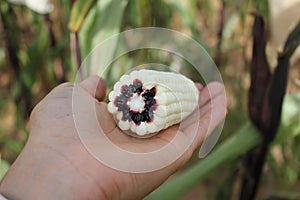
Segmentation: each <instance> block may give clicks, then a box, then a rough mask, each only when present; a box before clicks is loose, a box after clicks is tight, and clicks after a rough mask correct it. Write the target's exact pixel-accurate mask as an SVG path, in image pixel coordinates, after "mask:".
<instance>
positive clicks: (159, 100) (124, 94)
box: [108, 69, 199, 137]
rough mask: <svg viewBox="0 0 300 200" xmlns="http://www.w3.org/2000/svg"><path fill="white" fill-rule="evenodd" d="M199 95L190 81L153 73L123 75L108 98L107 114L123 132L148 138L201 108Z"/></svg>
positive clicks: (172, 75)
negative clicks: (198, 107) (112, 117)
mask: <svg viewBox="0 0 300 200" xmlns="http://www.w3.org/2000/svg"><path fill="white" fill-rule="evenodd" d="M198 98H199V91H198V89H197V87H196V86H195V84H194V82H193V81H191V80H190V79H188V78H187V77H185V76H183V75H181V74H177V73H173V72H162V71H154V70H145V69H143V70H137V71H132V72H131V73H130V74H128V75H127V74H126V75H123V76H122V77H121V78H120V80H119V81H118V82H117V83H116V84H115V85H114V88H113V91H111V92H110V94H109V101H110V102H109V104H108V111H109V112H110V113H112V114H113V115H114V117H115V119H116V120H117V124H118V126H119V128H120V129H121V130H124V131H129V132H130V135H133V136H137V137H149V136H152V135H154V134H155V133H157V132H159V131H160V130H163V129H166V128H168V127H170V126H172V125H174V124H177V123H179V122H181V121H182V120H183V119H185V118H186V117H187V116H188V115H190V114H191V113H192V112H193V111H194V110H195V109H196V107H197V105H198Z"/></svg>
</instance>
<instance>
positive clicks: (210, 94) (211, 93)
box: [199, 82, 225, 107]
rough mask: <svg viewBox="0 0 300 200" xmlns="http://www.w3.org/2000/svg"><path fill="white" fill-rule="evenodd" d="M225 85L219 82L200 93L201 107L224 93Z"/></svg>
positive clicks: (209, 85)
mask: <svg viewBox="0 0 300 200" xmlns="http://www.w3.org/2000/svg"><path fill="white" fill-rule="evenodd" d="M224 92H225V89H224V85H223V84H221V83H219V82H212V83H209V84H208V85H207V86H206V87H205V88H203V89H202V90H201V92H200V97H199V106H200V107H202V106H203V105H205V104H206V103H207V102H209V101H210V99H212V98H214V97H215V96H217V95H219V94H220V93H224Z"/></svg>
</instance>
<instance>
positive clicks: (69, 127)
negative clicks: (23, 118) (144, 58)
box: [0, 76, 228, 199]
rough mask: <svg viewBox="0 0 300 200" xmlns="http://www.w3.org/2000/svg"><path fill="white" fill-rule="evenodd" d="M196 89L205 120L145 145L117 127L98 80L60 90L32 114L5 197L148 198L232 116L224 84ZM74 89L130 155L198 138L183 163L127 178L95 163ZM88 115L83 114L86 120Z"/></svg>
mask: <svg viewBox="0 0 300 200" xmlns="http://www.w3.org/2000/svg"><path fill="white" fill-rule="evenodd" d="M196 86H197V87H198V89H199V91H200V92H201V95H200V98H199V107H200V112H201V115H200V116H201V117H200V118H199V119H197V120H190V121H189V120H188V119H187V120H186V123H185V124H186V126H184V127H182V128H181V129H180V131H178V128H179V127H178V125H175V126H172V127H169V128H168V129H166V130H164V131H162V132H160V133H159V134H158V135H156V136H154V137H152V138H149V139H146V140H145V139H144V140H143V139H136V138H132V137H130V136H128V135H126V134H124V133H123V132H122V131H121V130H120V129H118V128H117V126H116V123H115V121H114V119H113V117H112V116H111V114H109V113H108V111H107V108H106V106H107V105H106V103H104V102H101V100H102V99H103V98H104V96H105V83H104V81H103V80H102V79H100V78H99V77H97V76H91V77H89V78H88V79H86V80H84V81H83V82H81V83H79V84H76V85H74V84H72V83H65V84H62V85H60V86H58V87H56V88H55V89H54V90H52V91H51V92H50V93H49V94H48V95H47V96H46V97H45V98H44V99H43V100H42V101H41V102H40V103H39V104H38V105H37V106H36V107H35V108H34V110H33V111H32V114H31V117H30V135H29V138H28V141H27V143H26V145H25V147H24V149H23V151H22V152H21V154H20V155H19V157H18V158H17V159H16V161H15V162H14V163H13V165H12V166H11V168H10V170H9V171H8V173H7V174H6V176H5V178H4V179H3V181H2V182H1V185H0V193H1V194H3V195H4V196H6V197H7V198H9V199H141V198H143V197H144V196H146V195H147V194H149V193H150V192H152V191H153V190H154V189H156V188H157V187H159V186H160V185H161V184H162V183H163V182H164V181H165V180H166V179H167V178H168V177H169V176H170V175H172V174H174V173H175V172H176V171H177V170H178V169H179V168H180V167H181V166H183V165H184V164H185V163H186V162H187V161H188V160H189V159H190V157H191V155H192V154H193V152H194V151H195V150H196V149H197V148H198V147H199V146H200V145H201V143H202V142H203V140H204V138H205V137H206V136H207V134H209V133H210V132H211V131H212V130H213V129H214V128H215V127H216V126H217V125H218V124H219V123H220V122H222V120H223V119H224V118H225V116H226V114H227V106H228V101H227V99H226V97H225V95H224V94H223V93H222V91H223V90H222V88H223V86H222V85H221V84H220V83H210V84H208V86H207V87H205V88H203V87H202V86H201V85H199V84H196ZM74 87H76V88H77V89H78V90H77V91H78V95H81V96H82V98H86V100H87V101H91V102H94V103H95V106H96V115H97V117H98V118H97V119H98V122H99V123H100V125H101V126H103V131H104V133H105V134H106V135H107V136H108V138H109V139H110V140H111V141H112V142H113V143H115V144H116V145H118V146H120V147H122V148H124V149H126V150H131V151H139V152H148V151H151V150H153V149H156V148H160V147H162V146H164V145H166V144H168V143H169V142H170V141H171V139H172V138H173V137H174V136H175V134H188V133H189V132H191V131H193V130H198V132H197V135H196V138H195V140H194V141H193V143H192V144H191V146H190V148H189V149H188V150H187V151H185V152H184V153H183V155H182V156H181V157H180V158H179V159H177V160H176V161H175V162H173V163H172V164H170V165H169V166H167V167H164V168H162V169H159V170H156V171H153V172H148V173H125V172H121V171H117V170H114V169H112V168H109V167H107V166H106V165H104V164H102V163H101V162H99V161H98V160H96V159H95V158H94V157H93V156H92V155H91V154H90V153H89V152H88V151H87V150H86V149H85V147H84V146H83V144H82V143H81V141H80V139H79V137H78V134H77V132H76V128H75V124H74V119H73V114H72V92H73V89H74ZM81 96H80V97H81ZM83 102H84V101H83ZM83 106H86V105H83ZM212 108H213V110H212ZM88 114H89V113H84V112H83V114H82V117H83V119H84V117H87V116H85V115H88ZM193 117H195V116H193V115H192V116H191V117H189V118H190V119H193ZM196 122H197V123H196ZM198 122H200V123H198ZM86 123H91V124H88V125H89V127H91V128H90V131H93V130H95V129H93V127H94V126H95V124H92V123H93V122H89V121H88V120H87V121H86ZM137 162H138V161H137Z"/></svg>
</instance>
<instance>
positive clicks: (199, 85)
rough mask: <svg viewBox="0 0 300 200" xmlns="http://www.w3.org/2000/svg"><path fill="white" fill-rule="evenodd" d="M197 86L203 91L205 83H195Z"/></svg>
mask: <svg viewBox="0 0 300 200" xmlns="http://www.w3.org/2000/svg"><path fill="white" fill-rule="evenodd" d="M195 86H196V87H197V89H198V90H199V91H201V90H202V89H203V85H202V84H200V83H195Z"/></svg>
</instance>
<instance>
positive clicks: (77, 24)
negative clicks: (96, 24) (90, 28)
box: [69, 0, 96, 32]
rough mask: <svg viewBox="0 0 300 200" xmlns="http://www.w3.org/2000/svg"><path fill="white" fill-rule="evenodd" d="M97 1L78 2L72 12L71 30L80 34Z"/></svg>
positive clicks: (79, 0) (78, 0) (81, 0)
mask: <svg viewBox="0 0 300 200" xmlns="http://www.w3.org/2000/svg"><path fill="white" fill-rule="evenodd" d="M95 2H96V0H77V1H76V2H75V4H74V6H73V8H72V10H71V17H70V21H69V29H70V30H71V31H72V32H78V31H79V29H80V28H81V26H82V23H83V21H84V19H85V17H86V16H87V14H88V13H89V11H90V9H91V8H92V6H93V4H94V3H95Z"/></svg>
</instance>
